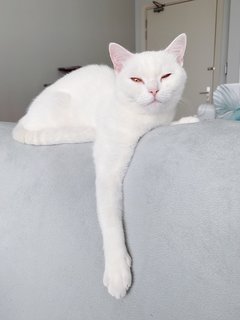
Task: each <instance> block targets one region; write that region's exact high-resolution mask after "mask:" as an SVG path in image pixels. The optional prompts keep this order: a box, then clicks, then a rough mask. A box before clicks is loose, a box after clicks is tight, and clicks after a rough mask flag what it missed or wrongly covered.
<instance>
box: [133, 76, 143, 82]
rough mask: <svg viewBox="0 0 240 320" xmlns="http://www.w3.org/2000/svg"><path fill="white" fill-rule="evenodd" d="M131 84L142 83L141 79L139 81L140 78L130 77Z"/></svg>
mask: <svg viewBox="0 0 240 320" xmlns="http://www.w3.org/2000/svg"><path fill="white" fill-rule="evenodd" d="M130 79H131V80H132V81H133V82H136V83H144V82H143V79H141V78H136V77H132V78H130Z"/></svg>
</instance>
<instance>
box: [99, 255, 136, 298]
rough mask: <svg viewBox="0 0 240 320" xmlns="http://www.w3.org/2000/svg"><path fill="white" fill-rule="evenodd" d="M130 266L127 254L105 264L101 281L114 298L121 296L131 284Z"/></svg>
mask: <svg viewBox="0 0 240 320" xmlns="http://www.w3.org/2000/svg"><path fill="white" fill-rule="evenodd" d="M130 267H131V258H130V257H129V256H127V257H125V258H124V259H121V260H118V261H115V262H114V263H109V264H107V265H106V268H105V272H104V277H103V283H104V285H105V286H106V287H107V289H108V292H109V294H110V295H112V296H113V297H115V298H116V299H120V298H123V297H124V296H125V295H126V293H127V290H128V289H129V288H130V286H131V283H132V275H131V269H130Z"/></svg>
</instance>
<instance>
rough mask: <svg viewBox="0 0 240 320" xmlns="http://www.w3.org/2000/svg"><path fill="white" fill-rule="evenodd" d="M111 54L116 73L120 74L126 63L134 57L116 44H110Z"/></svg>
mask: <svg viewBox="0 0 240 320" xmlns="http://www.w3.org/2000/svg"><path fill="white" fill-rule="evenodd" d="M109 54H110V57H111V60H112V63H113V66H114V70H115V71H116V72H120V71H121V70H122V67H123V65H124V63H125V62H126V61H127V60H128V59H129V58H130V57H132V56H133V53H131V52H130V51H128V50H127V49H125V48H123V47H122V46H120V45H119V44H117V43H114V42H111V43H110V44H109Z"/></svg>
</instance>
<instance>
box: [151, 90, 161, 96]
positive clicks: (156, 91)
mask: <svg viewBox="0 0 240 320" xmlns="http://www.w3.org/2000/svg"><path fill="white" fill-rule="evenodd" d="M158 91H159V90H158V89H151V90H149V92H150V93H151V94H152V95H153V96H154V97H155V96H156V94H157V93H158Z"/></svg>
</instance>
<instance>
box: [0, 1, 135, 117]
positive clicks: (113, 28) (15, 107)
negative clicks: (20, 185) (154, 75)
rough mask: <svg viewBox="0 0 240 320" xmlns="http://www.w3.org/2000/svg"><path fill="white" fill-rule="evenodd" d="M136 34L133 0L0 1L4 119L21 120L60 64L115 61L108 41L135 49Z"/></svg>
mask: <svg viewBox="0 0 240 320" xmlns="http://www.w3.org/2000/svg"><path fill="white" fill-rule="evenodd" d="M134 33H135V30H134V0H121V1H119V0H101V1H91V0H67V1H66V0H50V1H49V0H41V1H39V0H21V1H19V0H11V1H1V10H0V41H1V55H0V70H1V72H0V82H1V86H0V119H1V120H4V121H17V120H18V119H19V118H21V117H22V116H23V115H24V114H25V112H26V108H27V107H28V105H29V104H30V102H31V101H32V99H34V98H35V97H36V95H37V94H38V93H39V92H40V91H42V90H43V85H44V84H45V83H52V82H54V81H55V80H56V79H57V78H58V77H60V76H61V75H62V74H60V73H59V72H58V71H57V68H59V67H70V66H75V65H87V64H95V63H98V64H101V63H104V64H111V62H110V58H109V54H108V44H109V42H119V43H120V44H122V45H123V46H126V48H128V49H129V50H134V40H135V34H134ZM93 86H94V83H93Z"/></svg>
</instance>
